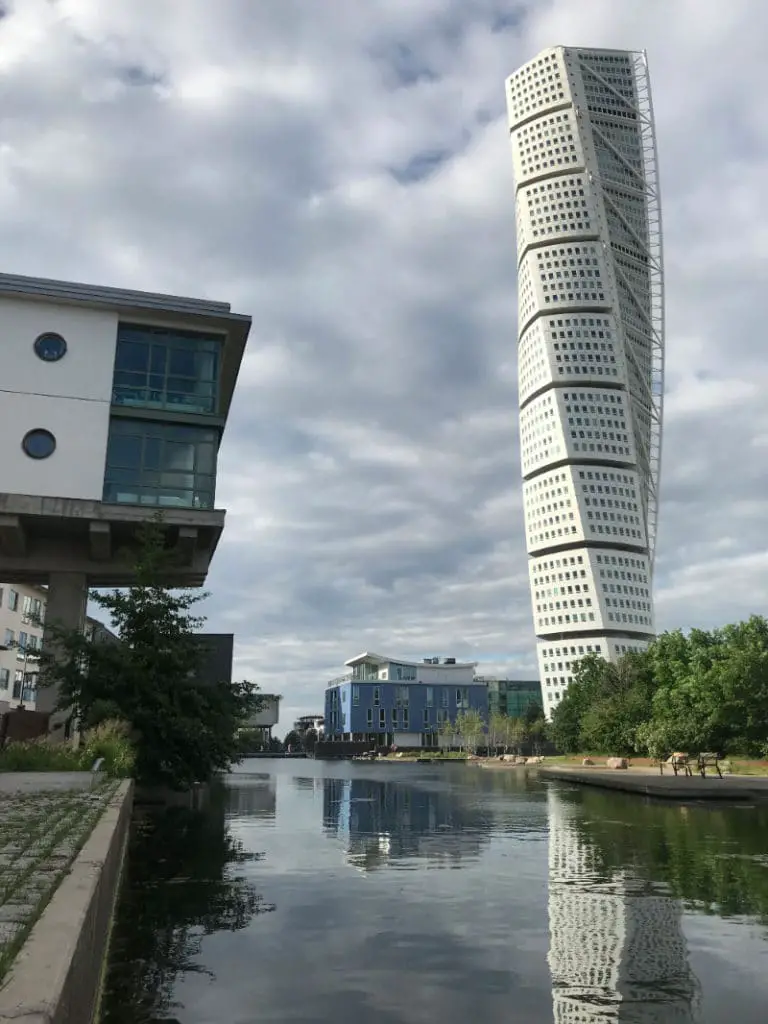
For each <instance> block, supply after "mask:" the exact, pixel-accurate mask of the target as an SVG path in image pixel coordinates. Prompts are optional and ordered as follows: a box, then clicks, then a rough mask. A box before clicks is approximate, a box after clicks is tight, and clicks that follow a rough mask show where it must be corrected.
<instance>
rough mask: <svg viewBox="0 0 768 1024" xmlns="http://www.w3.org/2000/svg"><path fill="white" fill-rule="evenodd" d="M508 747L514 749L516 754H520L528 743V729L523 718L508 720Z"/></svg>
mask: <svg viewBox="0 0 768 1024" xmlns="http://www.w3.org/2000/svg"><path fill="white" fill-rule="evenodd" d="M506 731H507V736H506V738H507V747H512V749H513V750H514V752H515V753H516V754H520V753H521V752H522V749H523V747H524V745H525V744H526V742H527V741H528V727H527V726H526V724H525V722H524V720H523V719H522V718H508V719H507V730H506Z"/></svg>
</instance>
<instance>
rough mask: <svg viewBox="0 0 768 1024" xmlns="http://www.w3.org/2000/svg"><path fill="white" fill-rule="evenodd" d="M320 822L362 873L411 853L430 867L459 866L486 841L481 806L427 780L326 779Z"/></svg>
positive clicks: (482, 846)
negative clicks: (470, 802)
mask: <svg viewBox="0 0 768 1024" xmlns="http://www.w3.org/2000/svg"><path fill="white" fill-rule="evenodd" d="M323 825H324V828H325V830H326V832H327V833H331V834H332V835H334V836H335V838H336V839H338V840H340V841H341V842H342V844H343V846H344V849H345V855H346V860H347V862H348V863H349V864H351V865H353V866H354V867H357V868H359V869H360V870H362V871H373V870H375V869H376V868H379V867H382V866H384V865H385V864H388V863H391V862H393V861H397V860H400V859H404V858H413V857H420V858H423V859H424V860H426V861H427V862H428V863H429V866H431V867H452V866H458V865H459V863H460V862H466V861H467V860H475V859H477V858H478V857H479V855H480V853H481V851H482V850H483V849H484V847H485V846H486V845H487V843H488V841H489V836H488V822H487V819H486V816H485V815H484V814H483V813H482V812H481V811H480V810H477V809H475V808H474V807H472V806H469V805H464V804H461V803H460V802H458V801H457V798H456V794H455V793H450V792H449V791H447V790H446V789H445V787H443V788H442V790H441V789H438V788H437V787H435V788H434V789H431V788H429V784H420V785H419V786H414V785H409V784H407V783H402V782H396V783H395V782H381V781H378V780H376V779H325V780H324V789H323Z"/></svg>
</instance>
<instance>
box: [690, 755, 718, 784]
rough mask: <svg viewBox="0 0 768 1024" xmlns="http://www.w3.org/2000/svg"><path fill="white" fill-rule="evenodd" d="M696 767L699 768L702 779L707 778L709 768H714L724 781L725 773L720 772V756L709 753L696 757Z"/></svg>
mask: <svg viewBox="0 0 768 1024" xmlns="http://www.w3.org/2000/svg"><path fill="white" fill-rule="evenodd" d="M696 767H697V768H698V770H699V772H700V774H701V777H702V779H705V778H706V777H707V768H708V767H709V768H714V769H715V771H716V772H717V774H718V776H719V778H721V779H722V777H723V773H722V772H721V771H720V755H719V754H715V753H711V752H707V753H701V754H697V755H696Z"/></svg>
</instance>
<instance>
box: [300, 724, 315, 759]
mask: <svg viewBox="0 0 768 1024" xmlns="http://www.w3.org/2000/svg"><path fill="white" fill-rule="evenodd" d="M301 745H302V746H303V747H304V749H305V750H306V752H307V753H308V754H311V753H312V752H313V751H314V749H315V747H316V746H317V732H316V730H315V729H307V731H306V732H305V733H304V736H303V738H302V744H301Z"/></svg>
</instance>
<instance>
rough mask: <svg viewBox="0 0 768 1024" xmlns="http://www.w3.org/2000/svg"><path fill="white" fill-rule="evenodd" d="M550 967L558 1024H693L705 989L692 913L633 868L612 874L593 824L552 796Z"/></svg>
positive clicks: (555, 1017) (556, 795)
mask: <svg viewBox="0 0 768 1024" xmlns="http://www.w3.org/2000/svg"><path fill="white" fill-rule="evenodd" d="M549 824H550V833H549V927H550V949H549V967H550V971H551V974H552V1002H553V1010H554V1019H555V1024H576V1022H578V1024H587V1022H589V1024H609V1022H619V1021H620V1022H627V1024H630V1022H631V1024H689V1022H692V1021H694V1020H695V1016H694V1010H695V1002H696V995H697V991H698V985H697V981H696V979H695V977H694V975H693V973H692V971H691V968H690V966H689V963H688V950H687V946H686V942H685V938H684V936H683V931H682V904H681V903H680V901H679V900H677V899H674V898H673V897H671V896H669V895H666V894H664V893H660V892H659V891H658V889H657V888H655V887H653V886H651V885H649V884H648V882H647V881H645V880H643V879H642V878H640V877H639V876H638V875H636V874H635V873H634V872H633V871H632V870H631V869H628V868H626V867H625V866H622V867H617V868H616V869H611V870H608V871H606V870H605V869H604V867H603V865H602V863H601V860H600V856H599V853H598V851H597V850H596V849H595V847H594V845H593V844H592V843H590V841H589V839H588V837H587V836H586V835H585V831H584V829H583V827H579V826H580V825H583V819H580V817H579V816H578V814H577V812H576V808H574V807H573V806H569V805H568V803H567V802H565V801H564V800H563V798H562V796H561V795H560V794H559V793H558V792H557V791H556V790H552V791H550V793H549Z"/></svg>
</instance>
